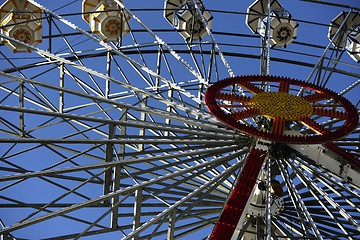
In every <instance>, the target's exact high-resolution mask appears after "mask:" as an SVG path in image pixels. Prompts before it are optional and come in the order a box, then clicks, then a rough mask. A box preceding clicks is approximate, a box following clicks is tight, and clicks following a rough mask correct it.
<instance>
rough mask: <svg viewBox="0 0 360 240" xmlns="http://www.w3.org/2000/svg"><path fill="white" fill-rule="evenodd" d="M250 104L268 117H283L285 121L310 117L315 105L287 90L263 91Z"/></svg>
mask: <svg viewBox="0 0 360 240" xmlns="http://www.w3.org/2000/svg"><path fill="white" fill-rule="evenodd" d="M249 104H250V105H251V106H252V107H253V108H255V109H257V110H259V111H260V113H261V114H262V115H264V116H266V117H268V118H272V119H274V118H283V119H284V120H285V121H292V120H300V118H301V117H310V116H311V114H312V113H313V107H312V105H311V104H310V102H308V101H306V100H305V99H304V98H302V97H298V96H295V95H291V94H289V93H286V92H263V93H260V94H256V95H255V96H254V97H252V98H251V99H250V101H249Z"/></svg>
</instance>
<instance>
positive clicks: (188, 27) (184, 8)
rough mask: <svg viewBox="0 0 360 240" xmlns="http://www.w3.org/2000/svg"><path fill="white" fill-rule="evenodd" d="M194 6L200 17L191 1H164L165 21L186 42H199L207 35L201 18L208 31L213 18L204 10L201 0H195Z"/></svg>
mask: <svg viewBox="0 0 360 240" xmlns="http://www.w3.org/2000/svg"><path fill="white" fill-rule="evenodd" d="M196 5H197V6H198V8H199V9H200V11H201V14H202V16H201V15H200V14H199V13H198V10H197V9H196V6H195V4H194V2H193V1H192V0H165V6H164V9H165V11H164V17H165V19H166V20H167V21H168V22H169V23H170V24H171V25H172V26H174V28H175V29H176V30H177V31H178V32H179V33H180V35H181V36H182V37H183V38H184V39H185V40H186V41H191V40H201V39H202V38H204V37H205V36H206V35H207V30H206V27H205V26H204V22H203V18H204V19H205V21H206V24H207V26H208V27H209V28H210V29H211V26H212V19H213V16H212V15H211V14H210V12H209V11H207V10H206V9H205V7H204V5H203V3H202V2H201V0H196Z"/></svg>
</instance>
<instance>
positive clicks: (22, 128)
mask: <svg viewBox="0 0 360 240" xmlns="http://www.w3.org/2000/svg"><path fill="white" fill-rule="evenodd" d="M24 95H25V92H24V82H23V81H20V82H19V108H24ZM19 114H20V115H19V124H20V125H19V128H20V132H19V135H20V137H24V136H25V119H24V118H25V113H24V112H20V113H19Z"/></svg>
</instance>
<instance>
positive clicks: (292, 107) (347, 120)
mask: <svg viewBox="0 0 360 240" xmlns="http://www.w3.org/2000/svg"><path fill="white" fill-rule="evenodd" d="M264 83H265V84H270V85H271V89H272V90H273V89H275V90H276V89H277V90H278V91H275V92H274V91H271V92H270V91H267V92H266V91H265V90H264V89H263V88H262V85H263V84H264ZM232 86H233V87H234V86H238V87H239V89H238V91H240V92H241V91H243V89H245V90H246V91H247V93H248V94H247V95H253V96H252V97H249V96H244V95H237V94H236V91H237V90H235V91H234V89H233V90H230V89H231V88H232ZM303 90H305V92H307V93H306V94H305V95H303V96H301V95H300V96H297V94H298V93H299V92H304V91H303ZM329 102H335V104H330V105H329ZM205 103H206V105H207V107H208V109H209V111H210V112H211V113H212V114H213V115H214V116H215V117H216V118H217V119H218V120H220V121H221V122H223V123H224V124H225V125H227V126H228V127H230V128H233V129H236V130H239V131H242V132H244V133H246V134H248V135H251V136H254V137H256V138H259V139H265V140H268V141H272V142H277V143H299V144H318V143H324V142H329V141H333V140H335V139H339V138H342V137H343V136H345V135H347V134H349V133H351V132H352V131H353V130H354V129H355V128H356V127H357V125H358V121H359V116H358V113H357V109H356V108H355V107H354V106H353V105H352V104H351V103H350V102H349V101H348V100H347V99H346V98H344V97H343V96H341V95H339V94H337V93H335V92H333V91H331V90H328V89H325V88H322V87H319V86H316V85H315V84H310V83H306V82H302V81H298V80H295V79H289V78H284V77H275V76H261V75H260V76H239V77H232V78H227V79H224V80H222V81H218V82H216V83H215V84H213V85H212V86H210V87H209V88H208V90H207V91H206V94H205ZM329 106H331V107H329ZM261 116H263V117H267V118H268V119H269V120H270V121H269V124H268V125H269V126H267V127H266V128H265V129H263V128H262V127H260V126H258V125H257V123H256V122H255V121H253V120H252V119H253V118H256V117H261ZM330 119H336V120H337V121H338V122H339V125H340V124H342V126H341V127H339V128H336V129H333V128H331V127H329V126H327V125H325V126H324V125H322V122H324V121H325V122H326V121H328V120H330ZM249 122H250V124H249ZM289 122H296V124H298V125H300V126H302V129H303V130H304V131H305V132H306V134H300V132H299V134H298V135H294V134H292V135H289V133H288V131H287V128H288V126H289Z"/></svg>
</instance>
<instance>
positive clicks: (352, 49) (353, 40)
mask: <svg viewBox="0 0 360 240" xmlns="http://www.w3.org/2000/svg"><path fill="white" fill-rule="evenodd" d="M341 26H342V27H341ZM340 27H341V29H340V31H339V28H340ZM328 38H329V40H330V41H332V44H333V45H334V46H335V47H336V48H344V49H345V50H346V52H347V53H348V54H349V55H350V57H351V58H352V59H353V60H354V61H356V62H358V63H359V62H360V13H359V12H341V13H340V14H338V15H337V16H336V17H335V18H334V19H333V20H332V21H331V23H330V27H329V32H328Z"/></svg>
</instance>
